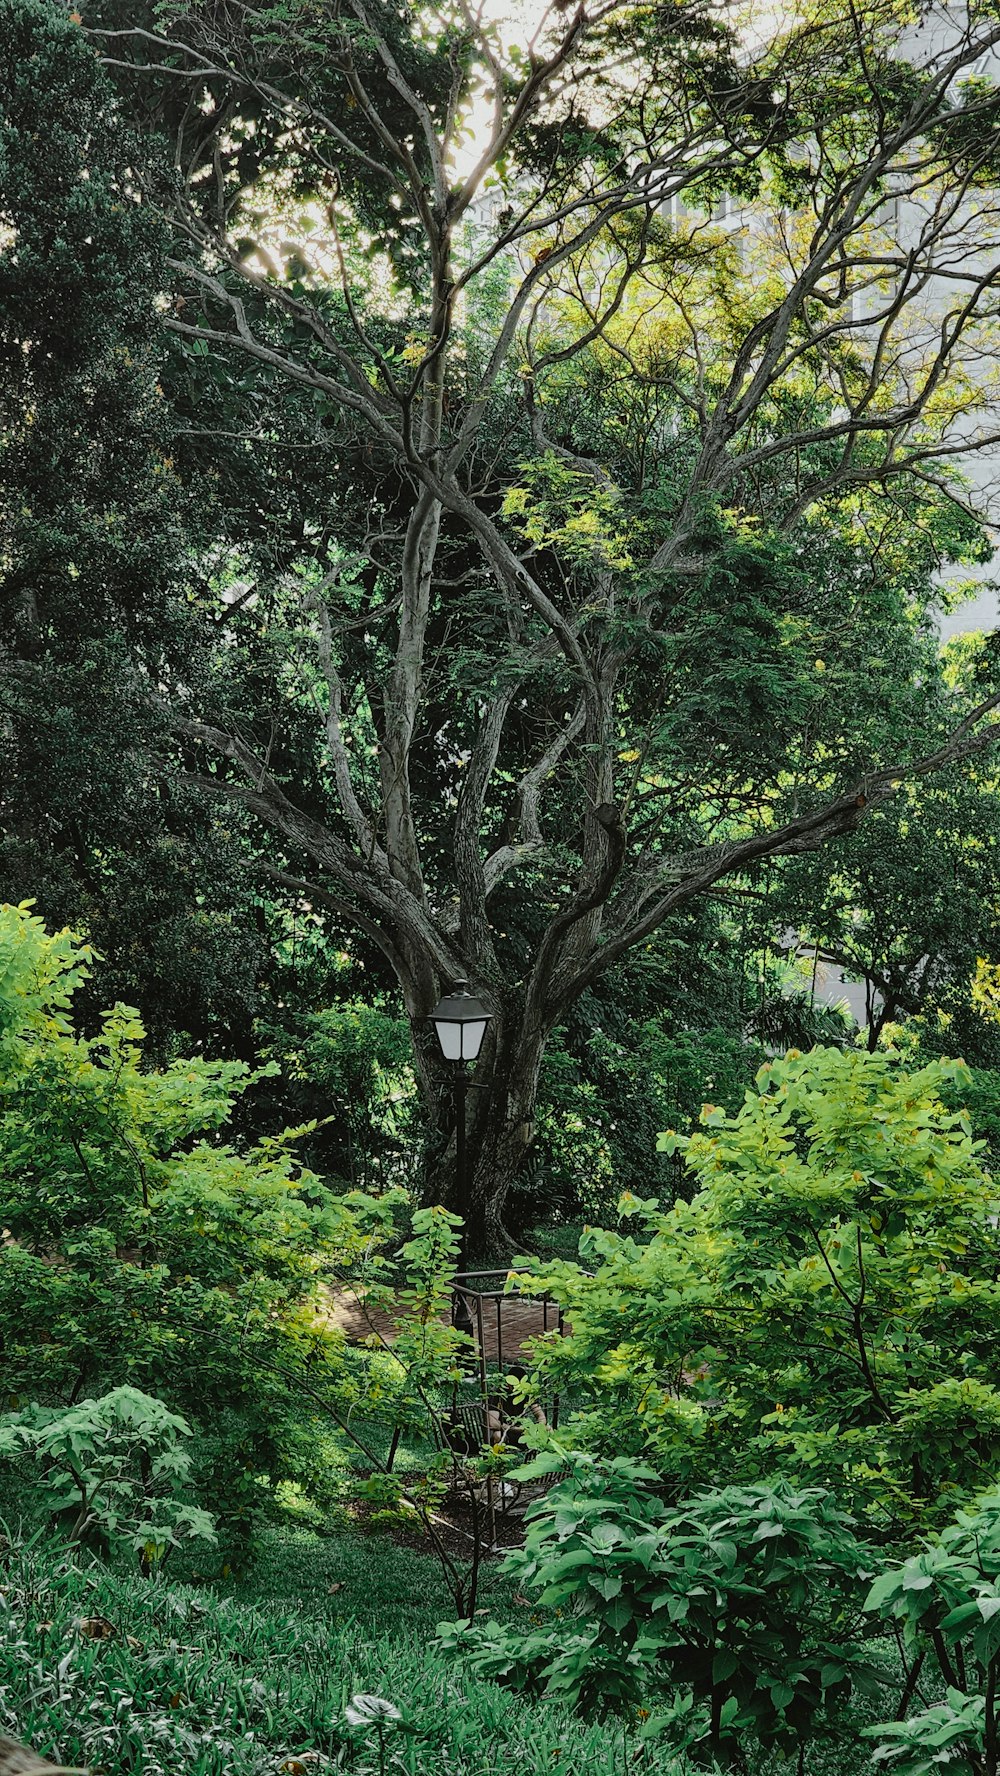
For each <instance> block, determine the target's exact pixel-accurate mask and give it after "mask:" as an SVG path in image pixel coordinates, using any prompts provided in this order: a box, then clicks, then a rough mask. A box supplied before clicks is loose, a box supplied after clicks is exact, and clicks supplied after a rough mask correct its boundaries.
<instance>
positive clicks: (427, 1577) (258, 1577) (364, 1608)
mask: <svg viewBox="0 0 1000 1776" xmlns="http://www.w3.org/2000/svg"><path fill="white" fill-rule="evenodd" d="M332 1585H336V1586H337V1587H338V1589H337V1590H336V1591H331V1589H330V1587H331V1586H332ZM213 1591H214V1593H215V1595H217V1596H223V1597H227V1598H232V1599H233V1600H234V1601H235V1602H240V1603H247V1604H256V1605H259V1606H261V1607H263V1606H267V1607H277V1608H279V1609H285V1608H292V1607H295V1608H297V1609H298V1610H299V1611H300V1612H301V1613H302V1614H304V1615H312V1616H314V1617H316V1618H317V1619H318V1620H320V1621H323V1622H326V1623H328V1624H329V1625H330V1626H332V1627H346V1626H347V1625H348V1624H353V1625H354V1626H355V1628H356V1629H357V1631H358V1632H359V1633H364V1634H366V1635H368V1634H381V1635H385V1636H394V1635H399V1634H415V1635H417V1634H422V1635H429V1634H432V1633H433V1631H434V1628H435V1626H436V1624H437V1623H438V1622H442V1621H448V1620H450V1619H451V1618H452V1617H453V1616H454V1615H455V1608H454V1604H453V1603H452V1600H451V1596H450V1594H449V1592H448V1588H447V1585H446V1583H445V1579H444V1576H443V1574H442V1572H441V1568H440V1567H439V1565H438V1563H437V1561H436V1560H435V1559H434V1558H433V1557H432V1556H430V1555H428V1554H423V1553H420V1552H418V1551H417V1550H416V1549H414V1548H406V1547H402V1548H401V1547H398V1546H397V1545H396V1544H395V1543H394V1542H393V1541H392V1540H390V1538H389V1536H388V1535H387V1534H384V1533H382V1532H380V1531H377V1530H371V1531H368V1532H364V1533H362V1532H359V1531H356V1530H349V1529H345V1530H343V1531H334V1532H333V1533H332V1534H325V1535H323V1536H318V1535H316V1534H315V1533H313V1532H312V1531H310V1530H308V1529H296V1528H289V1529H283V1528H269V1529H267V1530H266V1531H265V1532H264V1533H263V1534H262V1535H261V1536H260V1537H259V1539H258V1543H257V1548H256V1554H255V1558H254V1562H253V1566H252V1568H251V1570H250V1571H249V1572H248V1573H247V1575H246V1576H245V1577H242V1578H237V1579H227V1580H224V1581H220V1582H218V1583H217V1584H216V1585H215V1586H214V1587H213ZM513 1599H514V1587H513V1585H512V1584H511V1582H510V1581H509V1580H508V1579H505V1578H504V1577H503V1575H502V1574H501V1573H500V1571H499V1562H498V1561H495V1560H493V1561H489V1562H487V1563H485V1565H484V1568H483V1578H482V1584H481V1596H480V1602H481V1604H482V1605H483V1606H484V1607H486V1608H492V1609H495V1610H496V1611H497V1612H498V1613H499V1614H502V1615H504V1616H507V1615H509V1614H510V1613H511V1612H512V1610H514V1609H516V1607H517V1606H516V1605H515V1604H514V1601H513Z"/></svg>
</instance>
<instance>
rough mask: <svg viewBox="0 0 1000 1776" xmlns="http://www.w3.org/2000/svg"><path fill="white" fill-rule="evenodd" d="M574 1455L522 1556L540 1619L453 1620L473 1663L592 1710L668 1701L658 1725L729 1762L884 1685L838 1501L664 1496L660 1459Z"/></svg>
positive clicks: (787, 1740)
mask: <svg viewBox="0 0 1000 1776" xmlns="http://www.w3.org/2000/svg"><path fill="white" fill-rule="evenodd" d="M557 1459H558V1458H557V1457H555V1456H551V1457H543V1458H541V1459H540V1461H538V1462H536V1463H535V1464H533V1465H530V1466H529V1467H528V1468H526V1469H524V1470H521V1472H522V1473H523V1474H524V1475H525V1476H526V1477H527V1476H529V1475H531V1474H532V1473H534V1474H538V1473H544V1472H545V1471H546V1470H551V1468H552V1467H553V1465H554V1463H555V1461H556V1460H557ZM570 1460H571V1462H572V1473H571V1475H570V1477H569V1478H568V1479H565V1480H563V1481H561V1482H559V1483H558V1484H557V1485H555V1486H554V1487H553V1488H552V1489H551V1491H550V1492H549V1493H548V1494H547V1495H546V1497H545V1498H544V1499H543V1500H542V1501H541V1502H540V1503H538V1504H536V1505H535V1506H534V1507H533V1509H532V1512H531V1527H530V1529H529V1531H528V1536H527V1541H526V1544H525V1547H524V1549H523V1551H519V1552H517V1553H515V1554H513V1555H512V1556H510V1558H509V1559H508V1562H507V1570H508V1571H509V1572H510V1573H511V1574H512V1575H513V1576H514V1577H515V1578H516V1579H517V1581H518V1583H519V1585H520V1587H521V1589H522V1590H524V1591H528V1592H536V1593H537V1594H538V1610H539V1612H541V1613H540V1614H538V1615H536V1617H535V1618H534V1621H533V1625H532V1626H531V1627H529V1628H528V1629H527V1630H525V1631H521V1630H520V1629H518V1628H513V1627H506V1626H503V1625H500V1624H495V1623H488V1624H487V1625H486V1626H485V1627H483V1626H480V1625H478V1624H458V1625H448V1626H445V1627H444V1628H443V1629H442V1630H441V1631H440V1632H441V1635H442V1641H443V1644H444V1645H445V1646H446V1647H451V1648H455V1649H458V1648H464V1649H466V1650H467V1651H468V1653H469V1656H470V1658H471V1661H472V1664H473V1666H474V1668H476V1669H477V1670H480V1671H483V1672H487V1673H489V1674H490V1675H492V1676H495V1677H498V1678H501V1679H502V1680H503V1681H504V1682H506V1683H508V1684H511V1685H513V1686H515V1687H516V1688H520V1689H525V1690H528V1691H530V1692H531V1693H533V1694H544V1695H546V1696H551V1697H558V1698H559V1699H560V1700H562V1701H564V1702H567V1703H568V1704H569V1705H570V1706H572V1707H574V1708H579V1709H581V1710H582V1711H583V1712H584V1713H587V1714H596V1715H598V1716H603V1715H606V1714H607V1713H609V1712H613V1711H615V1710H618V1711H620V1710H622V1709H629V1708H635V1707H637V1706H639V1705H640V1704H641V1705H644V1706H645V1707H647V1708H650V1709H655V1708H656V1707H657V1705H658V1704H659V1705H662V1707H663V1712H662V1713H660V1714H659V1715H656V1714H654V1715H653V1718H652V1719H651V1721H650V1723H649V1724H648V1726H647V1728H646V1729H645V1730H646V1733H647V1735H650V1734H653V1733H656V1732H660V1733H663V1734H666V1735H667V1736H668V1737H670V1738H671V1739H672V1740H675V1741H676V1742H677V1743H679V1744H680V1745H682V1746H685V1747H688V1748H692V1747H698V1749H699V1750H700V1751H705V1752H710V1753H713V1754H719V1755H723V1754H725V1755H731V1754H732V1753H733V1752H734V1751H735V1750H736V1749H737V1748H738V1746H739V1743H740V1741H741V1740H743V1739H745V1738H746V1737H748V1736H749V1737H753V1738H756V1739H758V1740H759V1741H761V1742H762V1743H763V1744H765V1745H773V1746H776V1747H778V1748H780V1749H784V1750H790V1749H792V1748H793V1747H795V1746H797V1745H801V1744H803V1743H804V1741H805V1739H806V1737H807V1736H808V1735H809V1734H810V1733H811V1732H813V1731H814V1730H815V1728H816V1726H817V1721H818V1719H819V1717H820V1716H825V1717H826V1718H827V1721H829V1720H830V1718H831V1717H832V1716H833V1715H835V1714H836V1712H837V1710H838V1708H839V1707H840V1706H842V1704H843V1703H844V1702H845V1701H846V1700H847V1698H848V1696H849V1694H850V1692H851V1689H852V1686H855V1685H857V1684H858V1683H859V1682H860V1683H861V1684H862V1685H866V1684H867V1685H868V1686H869V1687H870V1686H871V1684H872V1683H873V1682H874V1673H873V1672H872V1671H871V1669H870V1668H869V1667H868V1666H867V1665H866V1664H865V1662H864V1661H863V1659H862V1658H861V1656H860V1654H859V1652H858V1650H857V1647H856V1644H855V1643H856V1637H857V1628H858V1619H859V1608H858V1606H859V1602H860V1595H861V1593H860V1592H859V1587H858V1578H859V1574H860V1573H861V1572H862V1570H863V1567H864V1563H865V1553H864V1550H863V1548H862V1547H861V1546H860V1545H859V1544H858V1542H857V1541H856V1540H855V1538H854V1535H853V1533H852V1530H851V1526H850V1524H849V1522H847V1521H846V1520H845V1519H844V1517H843V1516H842V1515H841V1514H840V1512H838V1511H837V1509H836V1507H835V1505H834V1503H833V1501H832V1500H831V1499H830V1497H829V1496H828V1495H827V1494H825V1493H823V1492H821V1491H819V1490H815V1489H814V1490H811V1491H808V1492H795V1491H793V1490H792V1489H791V1488H790V1487H789V1486H787V1485H784V1484H781V1483H779V1484H777V1485H775V1486H757V1487H727V1488H725V1489H723V1490H721V1491H718V1492H710V1493H703V1494H699V1495H697V1496H695V1497H694V1498H691V1499H688V1500H687V1501H686V1502H685V1503H684V1504H683V1505H682V1506H667V1505H665V1504H664V1503H663V1502H662V1500H661V1499H660V1498H659V1497H658V1496H657V1494H656V1492H655V1491H654V1490H653V1485H654V1483H655V1479H656V1476H655V1474H654V1473H653V1471H652V1470H651V1469H649V1468H645V1467H643V1466H641V1465H640V1464H638V1463H636V1462H633V1461H630V1460H627V1459H614V1460H609V1461H603V1462H599V1461H594V1460H593V1459H590V1458H587V1457H585V1456H573V1457H570Z"/></svg>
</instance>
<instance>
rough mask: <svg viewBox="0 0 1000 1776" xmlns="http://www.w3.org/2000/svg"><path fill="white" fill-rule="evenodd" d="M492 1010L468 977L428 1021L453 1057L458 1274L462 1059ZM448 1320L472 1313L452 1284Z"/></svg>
mask: <svg viewBox="0 0 1000 1776" xmlns="http://www.w3.org/2000/svg"><path fill="white" fill-rule="evenodd" d="M492 1015H493V1014H492V1012H490V1011H488V1010H487V1008H486V1006H485V1005H484V1004H483V1003H482V1001H481V1000H479V999H477V998H476V997H475V996H474V994H472V993H470V992H469V983H468V981H464V980H459V981H456V982H455V986H454V988H453V990H452V992H450V993H448V994H446V995H445V997H444V998H443V999H442V1000H440V1001H439V1003H438V1004H437V1005H436V1006H435V1007H434V1010H433V1011H432V1012H431V1014H430V1021H431V1023H432V1024H433V1025H434V1029H435V1031H436V1033H437V1039H438V1042H439V1043H440V1046H441V1053H442V1055H443V1056H444V1058H445V1060H446V1061H453V1062H454V1065H455V1071H454V1073H453V1074H452V1084H453V1092H454V1105H455V1207H456V1209H457V1212H458V1214H459V1215H460V1216H461V1218H462V1230H461V1233H460V1234H459V1241H458V1275H459V1277H463V1276H464V1275H465V1267H466V1265H467V1264H468V1262H469V1228H468V1222H469V1177H468V1161H467V1158H466V1139H465V1137H466V1130H465V1101H466V1096H467V1093H468V1089H469V1082H468V1079H467V1078H466V1073H465V1063H466V1061H475V1060H476V1059H477V1057H478V1055H479V1050H480V1048H481V1047H482V1042H483V1037H484V1036H485V1034H486V1026H487V1024H488V1023H489V1021H490V1018H491V1016H492ZM451 1323H452V1325H453V1326H456V1327H457V1328H458V1330H459V1331H460V1332H468V1333H470V1334H471V1332H472V1315H471V1314H470V1312H469V1303H468V1301H467V1300H466V1298H465V1294H464V1292H463V1290H462V1289H461V1288H459V1287H457V1286H456V1288H455V1292H454V1296H453V1299H452V1314H451Z"/></svg>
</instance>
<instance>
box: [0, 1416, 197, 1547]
mask: <svg viewBox="0 0 1000 1776" xmlns="http://www.w3.org/2000/svg"><path fill="white" fill-rule="evenodd" d="M190 1435H191V1429H190V1426H189V1425H188V1424H187V1423H186V1422H185V1420H184V1419H183V1418H179V1417H178V1416H177V1414H176V1413H173V1412H168V1411H167V1409H166V1407H165V1406H163V1405H161V1403H160V1401H159V1400H152V1399H150V1397H149V1395H148V1394H142V1393H140V1392H139V1391H138V1389H136V1388H130V1387H121V1388H115V1389H114V1390H113V1392H111V1393H110V1394H105V1396H104V1398H103V1399H101V1400H81V1401H80V1402H79V1404H78V1405H76V1406H70V1407H67V1408H66V1409H65V1410H61V1409H60V1408H58V1407H45V1406H28V1407H26V1408H25V1410H24V1411H23V1412H17V1413H13V1414H10V1415H8V1416H7V1417H6V1418H3V1419H0V1458H3V1457H5V1456H6V1457H8V1458H11V1457H16V1456H17V1455H19V1454H27V1455H31V1456H33V1457H34V1459H35V1461H36V1463H37V1464H38V1465H39V1466H40V1467H41V1469H42V1478H41V1488H42V1490H43V1492H44V1494H45V1496H46V1499H47V1502H48V1504H49V1506H50V1508H51V1509H52V1511H53V1512H55V1513H56V1514H63V1515H67V1516H68V1521H69V1532H70V1541H71V1542H86V1541H88V1540H91V1539H93V1538H94V1537H95V1535H96V1536H98V1537H101V1538H104V1539H107V1541H109V1542H110V1543H112V1544H114V1543H116V1542H123V1543H125V1545H126V1546H128V1547H130V1548H132V1549H134V1550H135V1551H136V1552H137V1553H138V1554H139V1556H140V1560H141V1563H142V1567H143V1570H144V1571H145V1572H151V1571H152V1570H153V1568H154V1567H155V1566H156V1565H158V1563H159V1562H160V1561H161V1560H162V1559H163V1558H164V1556H165V1554H166V1553H167V1550H168V1549H170V1548H176V1547H177V1546H179V1544H180V1543H181V1542H182V1541H189V1540H195V1539H197V1540H200V1541H205V1542H214V1540H215V1530H214V1528H213V1525H212V1519H211V1517H210V1516H209V1515H208V1512H207V1511H203V1510H201V1509H200V1508H199V1507H198V1506H197V1505H193V1504H190V1503H185V1502H184V1501H183V1500H181V1499H180V1498H179V1497H178V1496H177V1495H178V1493H179V1492H180V1491H181V1489H182V1488H183V1487H184V1486H186V1484H187V1483H188V1481H189V1479H190V1472H191V1458H190V1456H189V1454H188V1452H187V1451H186V1450H185V1449H184V1448H183V1446H182V1443H181V1439H182V1438H184V1437H190Z"/></svg>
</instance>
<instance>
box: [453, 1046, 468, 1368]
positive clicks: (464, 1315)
mask: <svg viewBox="0 0 1000 1776" xmlns="http://www.w3.org/2000/svg"><path fill="white" fill-rule="evenodd" d="M468 1090H469V1082H468V1079H467V1078H466V1076H465V1062H464V1061H456V1062H455V1208H456V1212H457V1213H458V1214H459V1215H461V1217H462V1226H461V1229H460V1230H459V1235H458V1274H459V1277H464V1276H465V1272H466V1270H467V1269H468V1264H469V1178H468V1173H467V1171H466V1158H465V1100H466V1096H467V1094H468ZM451 1323H452V1325H453V1326H454V1328H455V1330H456V1332H467V1333H468V1335H469V1337H470V1338H471V1337H472V1315H471V1313H470V1312H469V1303H468V1301H467V1299H466V1297H465V1295H464V1294H463V1292H462V1290H461V1289H460V1288H459V1289H456V1290H455V1292H454V1294H453V1296H452V1302H451Z"/></svg>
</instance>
